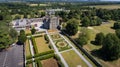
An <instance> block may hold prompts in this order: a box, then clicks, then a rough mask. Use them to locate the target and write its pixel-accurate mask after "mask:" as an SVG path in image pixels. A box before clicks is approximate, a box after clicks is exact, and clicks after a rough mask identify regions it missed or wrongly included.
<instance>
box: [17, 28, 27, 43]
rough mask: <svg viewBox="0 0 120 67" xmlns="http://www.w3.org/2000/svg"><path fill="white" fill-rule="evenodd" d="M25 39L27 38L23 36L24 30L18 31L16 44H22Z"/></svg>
mask: <svg viewBox="0 0 120 67" xmlns="http://www.w3.org/2000/svg"><path fill="white" fill-rule="evenodd" d="M26 39H27V37H26V35H25V31H24V30H20V35H19V36H18V43H19V44H24V42H25V41H26Z"/></svg>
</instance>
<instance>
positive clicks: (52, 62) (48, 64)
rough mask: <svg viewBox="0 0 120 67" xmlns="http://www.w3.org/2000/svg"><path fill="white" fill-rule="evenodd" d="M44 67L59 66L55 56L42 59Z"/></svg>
mask: <svg viewBox="0 0 120 67" xmlns="http://www.w3.org/2000/svg"><path fill="white" fill-rule="evenodd" d="M41 63H42V67H58V64H57V61H56V60H55V59H53V58H49V59H46V60H42V61H41Z"/></svg>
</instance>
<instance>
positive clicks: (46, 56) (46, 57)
mask: <svg viewBox="0 0 120 67" xmlns="http://www.w3.org/2000/svg"><path fill="white" fill-rule="evenodd" d="M54 55H55V54H54V53H52V54H47V55H44V56H40V57H38V58H35V61H37V60H45V59H48V58H51V57H54Z"/></svg>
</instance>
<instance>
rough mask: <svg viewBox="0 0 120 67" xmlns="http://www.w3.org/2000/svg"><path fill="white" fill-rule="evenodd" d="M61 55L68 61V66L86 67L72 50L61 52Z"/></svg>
mask: <svg viewBox="0 0 120 67" xmlns="http://www.w3.org/2000/svg"><path fill="white" fill-rule="evenodd" d="M62 56H63V58H64V59H65V61H66V62H67V63H68V65H69V67H77V66H81V67H88V66H87V64H86V63H85V62H84V61H83V60H82V59H81V58H80V57H79V56H78V55H77V54H76V53H75V52H74V51H73V50H71V51H68V52H64V53H62Z"/></svg>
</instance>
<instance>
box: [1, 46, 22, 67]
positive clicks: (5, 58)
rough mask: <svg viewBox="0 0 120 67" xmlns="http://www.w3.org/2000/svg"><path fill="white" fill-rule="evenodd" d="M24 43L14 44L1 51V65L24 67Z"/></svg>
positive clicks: (3, 66)
mask: <svg viewBox="0 0 120 67" xmlns="http://www.w3.org/2000/svg"><path fill="white" fill-rule="evenodd" d="M23 63H24V58H23V45H14V46H12V47H10V48H8V49H7V50H6V51H2V52H0V67H24V64H23Z"/></svg>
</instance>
